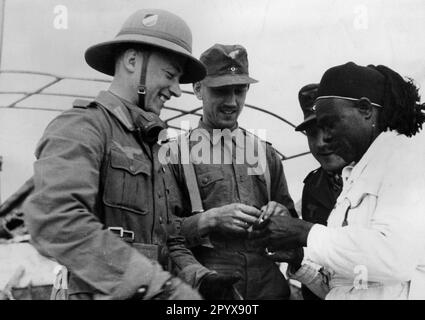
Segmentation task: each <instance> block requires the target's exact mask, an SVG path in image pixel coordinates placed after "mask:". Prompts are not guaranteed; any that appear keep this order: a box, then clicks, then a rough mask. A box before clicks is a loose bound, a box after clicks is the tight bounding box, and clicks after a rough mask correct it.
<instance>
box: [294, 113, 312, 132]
mask: <svg viewBox="0 0 425 320" xmlns="http://www.w3.org/2000/svg"><path fill="white" fill-rule="evenodd" d="M315 122H316V115H311V116H309V117H307V118H306V119H305V120H304V121H303V122H302V123H300V124H299V125H298V126H296V127H295V131H304V130H305V129H307V128H308V127H309V126H311V125H312V124H314V123H315Z"/></svg>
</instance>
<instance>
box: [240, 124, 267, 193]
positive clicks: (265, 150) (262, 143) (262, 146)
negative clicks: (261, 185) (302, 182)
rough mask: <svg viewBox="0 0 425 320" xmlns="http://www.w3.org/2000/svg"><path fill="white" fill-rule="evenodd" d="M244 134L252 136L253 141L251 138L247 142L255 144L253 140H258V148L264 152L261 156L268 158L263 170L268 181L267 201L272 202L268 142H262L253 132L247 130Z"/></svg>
mask: <svg viewBox="0 0 425 320" xmlns="http://www.w3.org/2000/svg"><path fill="white" fill-rule="evenodd" d="M244 132H245V134H246V135H250V136H251V138H252V139H251V138H249V139H246V141H247V142H248V141H250V142H251V143H254V140H253V139H258V142H259V143H258V147H259V148H262V151H263V152H261V153H260V152H259V154H263V155H264V157H266V159H265V160H266V161H264V163H265V168H263V169H264V173H263V176H264V180H265V181H266V187H267V198H268V199H267V200H268V201H270V200H271V176H270V168H269V162H268V159H267V142H266V141H263V140H261V139H260V138H259V137H257V136H256V135H254V134H252V133H251V132H249V131H247V130H244ZM252 150H253V149H252Z"/></svg>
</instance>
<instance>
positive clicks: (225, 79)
mask: <svg viewBox="0 0 425 320" xmlns="http://www.w3.org/2000/svg"><path fill="white" fill-rule="evenodd" d="M256 82H258V81H257V80H255V79H253V78H250V77H248V76H247V75H238V74H235V75H225V76H217V77H209V76H207V77H205V79H204V80H202V84H204V85H205V86H207V87H223V86H231V85H238V84H250V83H256Z"/></svg>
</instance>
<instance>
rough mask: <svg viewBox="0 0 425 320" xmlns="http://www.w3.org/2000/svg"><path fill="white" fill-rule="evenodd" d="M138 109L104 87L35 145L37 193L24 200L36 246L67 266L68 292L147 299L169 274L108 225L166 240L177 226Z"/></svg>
mask: <svg viewBox="0 0 425 320" xmlns="http://www.w3.org/2000/svg"><path fill="white" fill-rule="evenodd" d="M138 112H141V110H140V109H139V108H137V107H136V106H134V105H131V104H130V103H128V102H125V101H123V100H121V99H120V98H118V97H117V96H115V95H113V94H111V93H110V92H105V91H102V92H100V94H99V96H98V97H97V98H96V100H95V103H91V104H89V105H87V104H86V105H84V104H83V105H77V106H76V107H75V108H73V109H71V110H68V111H65V112H63V113H62V114H61V115H59V116H58V117H57V118H56V119H54V120H53V121H52V122H51V123H50V124H49V125H48V127H47V128H46V130H45V132H44V134H43V136H42V138H41V140H40V142H39V143H38V146H37V149H36V158H37V160H36V162H35V164H34V182H35V191H34V193H33V195H32V196H31V197H30V198H29V200H28V201H27V203H26V205H25V208H24V210H25V214H26V217H27V223H28V229H29V231H30V234H31V237H32V241H33V244H34V245H35V247H36V248H37V249H38V250H39V251H40V252H42V253H44V254H45V255H47V256H50V257H52V258H54V259H56V260H57V261H58V262H59V263H60V264H63V265H65V266H66V267H67V268H68V269H69V271H70V274H71V275H70V279H69V294H70V295H72V294H82V293H84V294H89V296H95V295H100V296H102V297H103V298H111V299H125V298H128V297H130V296H132V295H133V294H134V293H135V291H136V290H137V289H138V288H139V287H141V286H147V287H148V291H147V294H146V297H147V298H148V297H149V296H152V295H154V294H156V293H157V292H158V290H159V289H160V287H161V286H162V285H163V283H164V282H165V281H166V279H168V278H169V277H170V274H169V273H168V272H164V271H163V270H162V268H161V267H160V266H159V264H157V263H155V262H152V261H151V260H149V259H148V258H146V256H145V255H142V254H141V253H139V252H138V251H137V250H136V249H135V248H133V247H132V246H130V245H129V244H127V243H126V242H124V241H123V240H122V239H119V237H117V235H115V234H113V233H112V232H111V231H109V230H108V229H107V228H108V227H121V228H123V229H124V230H129V231H131V232H134V242H137V243H144V244H155V245H164V244H165V242H166V230H167V228H170V227H172V226H173V223H172V221H173V219H172V213H171V211H170V210H171V208H170V207H169V206H168V202H167V197H168V196H169V195H170V194H173V190H171V188H172V187H173V185H172V184H171V183H167V182H166V181H165V180H164V179H166V178H165V176H166V172H165V171H166V170H168V169H167V168H166V167H164V166H163V165H161V164H160V163H159V162H158V157H157V153H158V149H159V147H160V146H159V145H158V144H152V145H149V144H147V143H146V142H144V141H143V140H142V139H141V138H140V136H139V135H138V134H137V128H136V126H135V124H134V119H135V117H136V116H137V113H138Z"/></svg>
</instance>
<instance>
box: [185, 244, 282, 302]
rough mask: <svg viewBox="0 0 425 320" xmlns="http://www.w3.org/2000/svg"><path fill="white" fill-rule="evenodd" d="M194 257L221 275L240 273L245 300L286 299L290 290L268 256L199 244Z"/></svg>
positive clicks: (240, 290) (238, 283)
mask: <svg viewBox="0 0 425 320" xmlns="http://www.w3.org/2000/svg"><path fill="white" fill-rule="evenodd" d="M193 252H194V255H195V257H196V258H197V259H198V261H199V262H200V263H202V264H203V265H204V266H205V267H207V268H209V269H211V270H214V271H217V272H218V273H220V274H227V275H233V274H237V275H239V276H240V277H241V280H240V281H238V282H237V283H236V284H235V287H236V289H237V290H238V292H239V293H240V294H241V295H242V297H243V298H244V299H245V300H287V299H289V295H290V289H289V285H288V281H287V280H286V279H285V277H284V276H283V274H282V272H280V270H279V266H278V265H277V264H276V263H275V262H274V261H271V260H270V259H268V258H267V257H266V256H265V255H262V254H259V253H256V252H242V251H234V250H229V249H215V248H214V249H211V248H207V247H198V248H195V249H194V250H193Z"/></svg>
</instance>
